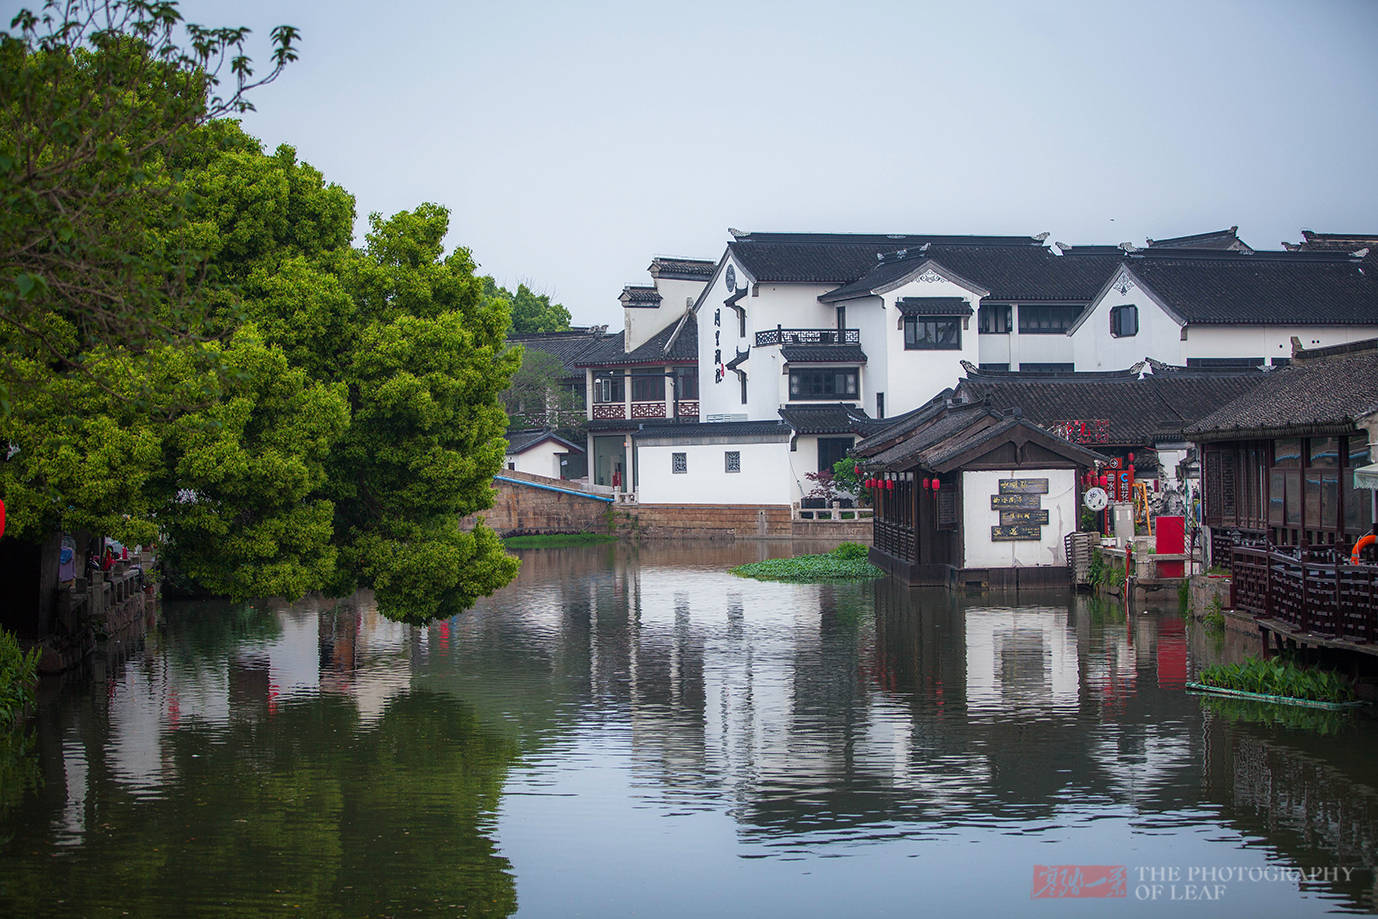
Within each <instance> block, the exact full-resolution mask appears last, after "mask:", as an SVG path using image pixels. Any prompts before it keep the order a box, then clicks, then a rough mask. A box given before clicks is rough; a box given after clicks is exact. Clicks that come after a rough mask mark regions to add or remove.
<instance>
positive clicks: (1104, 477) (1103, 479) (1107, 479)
mask: <svg viewBox="0 0 1378 919" xmlns="http://www.w3.org/2000/svg"><path fill="white" fill-rule="evenodd" d="M1109 484H1110V476H1108V475H1102V476H1101V477H1100V487H1101V488H1104V487H1105V486H1107V485H1109Z"/></svg>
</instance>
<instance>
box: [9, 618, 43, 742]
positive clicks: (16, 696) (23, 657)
mask: <svg viewBox="0 0 1378 919" xmlns="http://www.w3.org/2000/svg"><path fill="white" fill-rule="evenodd" d="M37 691H38V649H37V648H33V649H31V650H29V651H27V652H26V651H24V649H22V648H20V647H19V642H18V641H17V640H15V637H14V636H13V635H11V634H10V633H9V632H6V631H5V630H4V629H0V733H7V732H9V731H10V730H12V729H13V728H15V727H18V725H19V724H20V722H22V721H23V720H24V716H25V715H27V714H28V713H29V710H30V709H31V708H33V705H34V702H35V701H36V699H37Z"/></svg>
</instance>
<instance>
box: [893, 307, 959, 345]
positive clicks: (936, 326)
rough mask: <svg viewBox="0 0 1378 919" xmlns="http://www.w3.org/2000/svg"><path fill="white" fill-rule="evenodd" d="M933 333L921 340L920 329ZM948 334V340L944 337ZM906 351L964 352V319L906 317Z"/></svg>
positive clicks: (956, 317)
mask: <svg viewBox="0 0 1378 919" xmlns="http://www.w3.org/2000/svg"><path fill="white" fill-rule="evenodd" d="M920 328H923V329H925V330H930V331H931V333H932V334H931V337H930V338H925V339H922V340H920V339H919V329H920ZM944 333H947V337H946V339H945V338H944V337H943V336H944ZM904 350H906V351H960V350H962V319H961V317H960V316H905V317H904Z"/></svg>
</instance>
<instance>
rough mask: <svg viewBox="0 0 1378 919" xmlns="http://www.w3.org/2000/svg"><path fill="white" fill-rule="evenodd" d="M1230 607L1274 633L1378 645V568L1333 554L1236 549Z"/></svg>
mask: <svg viewBox="0 0 1378 919" xmlns="http://www.w3.org/2000/svg"><path fill="white" fill-rule="evenodd" d="M1230 574H1231V575H1232V577H1231V581H1230V605H1231V606H1232V607H1234V609H1235V610H1236V611H1237V612H1241V613H1245V614H1247V615H1249V616H1252V617H1253V618H1254V619H1255V620H1257V621H1258V622H1259V624H1260V625H1261V626H1265V627H1267V628H1269V629H1270V630H1272V631H1280V630H1282V629H1285V630H1286V631H1288V632H1292V633H1297V634H1304V635H1312V636H1316V637H1318V638H1322V639H1328V640H1333V641H1336V642H1343V643H1345V644H1358V645H1369V646H1375V647H1378V565H1351V564H1350V563H1349V561H1348V558H1347V557H1343V558H1342V557H1339V556H1337V555H1336V554H1335V553H1334V552H1332V551H1324V550H1322V551H1317V550H1301V551H1299V552H1290V551H1289V552H1282V551H1279V550H1277V549H1272V550H1269V549H1252V548H1236V549H1234V550H1233V551H1232V552H1231V553H1230Z"/></svg>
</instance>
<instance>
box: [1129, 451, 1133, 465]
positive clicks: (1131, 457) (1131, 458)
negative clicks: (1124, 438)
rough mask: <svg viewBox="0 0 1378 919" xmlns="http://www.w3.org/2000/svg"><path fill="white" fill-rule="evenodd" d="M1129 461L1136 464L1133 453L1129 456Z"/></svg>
mask: <svg viewBox="0 0 1378 919" xmlns="http://www.w3.org/2000/svg"><path fill="white" fill-rule="evenodd" d="M1129 461H1130V462H1131V463H1132V462H1134V454H1133V453H1131V454H1129Z"/></svg>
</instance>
